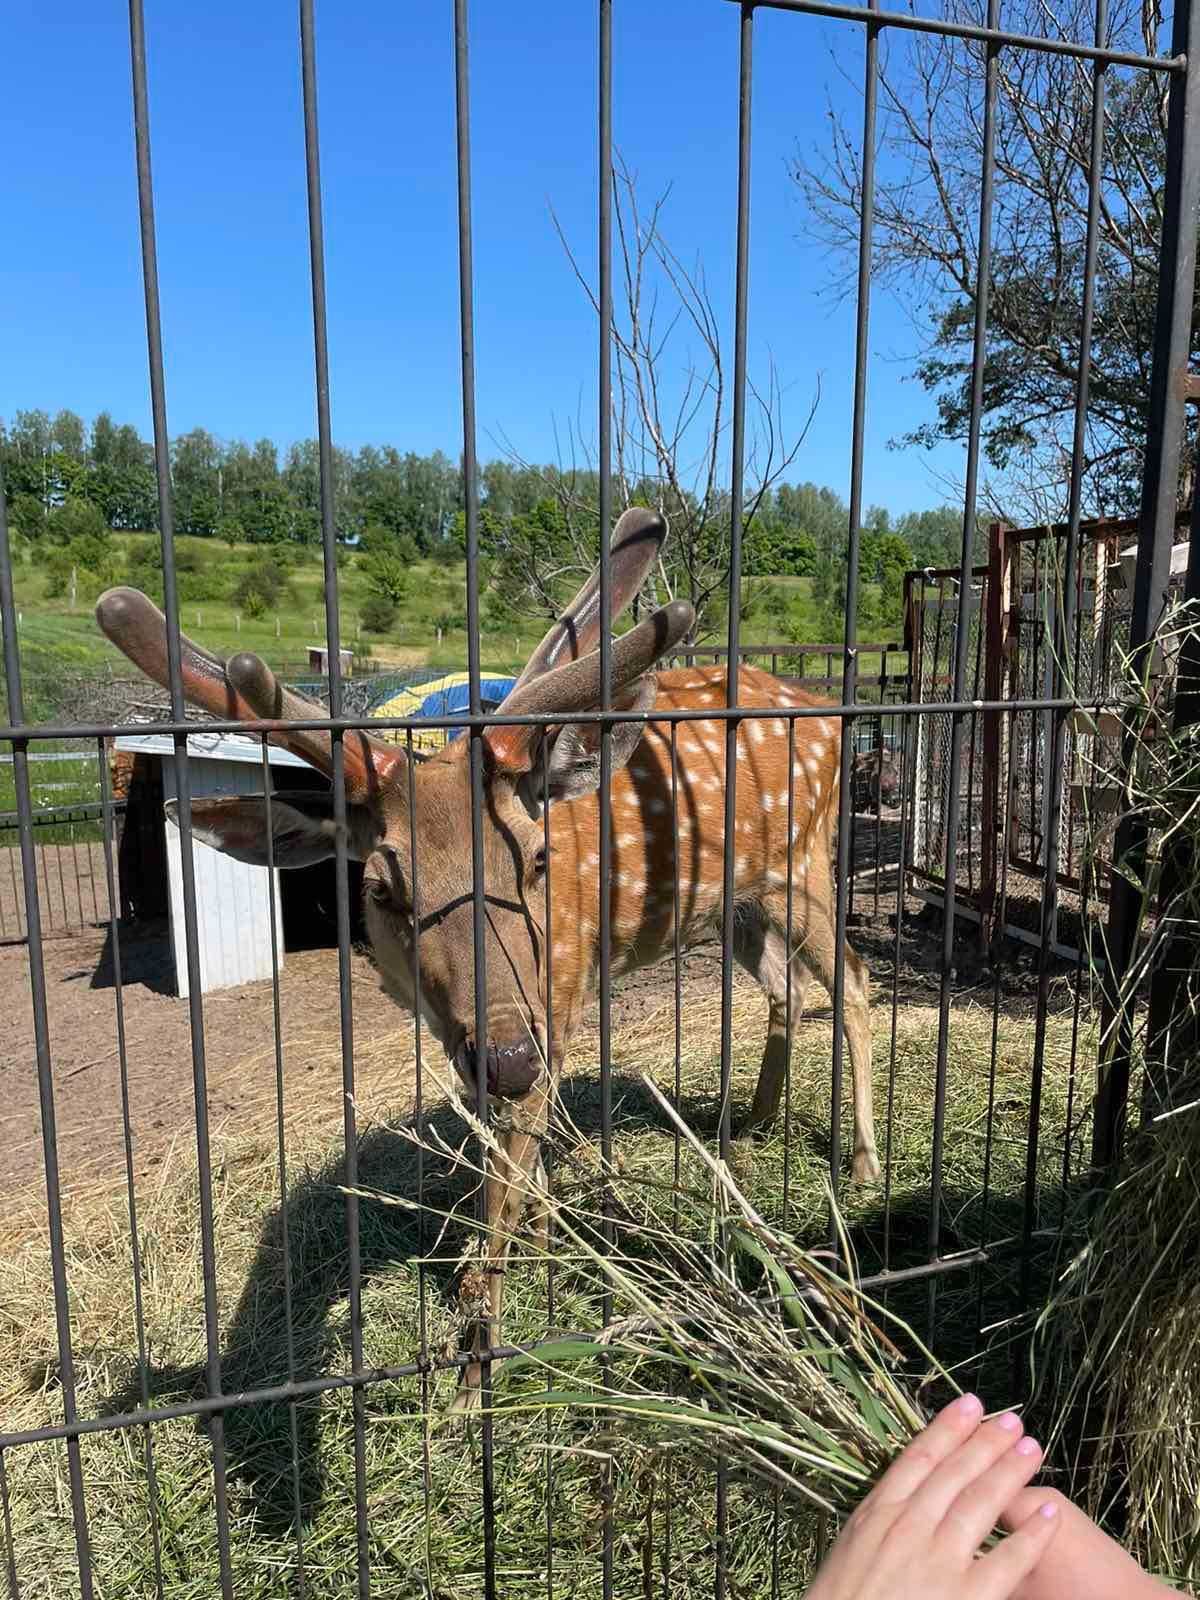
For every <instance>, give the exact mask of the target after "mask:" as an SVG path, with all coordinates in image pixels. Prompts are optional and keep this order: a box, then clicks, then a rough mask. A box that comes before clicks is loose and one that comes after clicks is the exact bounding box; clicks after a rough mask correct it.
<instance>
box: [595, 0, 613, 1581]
mask: <svg viewBox="0 0 1200 1600" xmlns="http://www.w3.org/2000/svg"><path fill="white" fill-rule="evenodd" d="M596 20H597V35H596V57H597V85H596V87H597V101H596V133H597V151H598V169H597V281H596V298H597V305H598V310H599V324H600V325H599V329H598V335H599V345H598V349H597V358H598V386H597V388H598V392H597V406H598V413H599V414H598V417H597V438H598V446H599V456H598V461H597V467H598V472H599V482H598V490H599V517H600V527H599V539H600V548H599V578H600V586H599V600H600V709H601V710H602V711H608V710H610V709H611V707H612V625H613V615H612V590H611V583H612V580H611V555H610V536H611V524H612V403H613V402H612V329H613V286H612V285H613V269H612V195H613V154H612V146H613V127H612V24H613V7H612V0H598V5H597V19H596ZM599 855H600V916H599V930H598V931H599V938H600V989H599V1005H600V1156H601V1161H602V1164H603V1167H604V1171H605V1173H606V1174H607V1173H608V1172H609V1170H610V1166H611V1162H612V1154H613V1150H612V897H611V881H612V728H611V726H610V725H609V724H608V723H604V724H602V725H601V728H600V850H599ZM602 1206H603V1238H604V1241H605V1244H606V1246H607V1247H608V1248H610V1249H611V1247H612V1244H613V1228H612V1220H611V1216H610V1208H611V1197H610V1195H609V1192H608V1188H607V1185H606V1186H605V1189H604V1192H603V1195H602ZM612 1310H613V1301H612V1295H611V1293H610V1292H609V1291H608V1290H607V1289H605V1291H604V1295H603V1297H602V1302H601V1316H602V1320H603V1322H604V1324H605V1326H607V1325H608V1323H609V1322H610V1321H611V1320H612ZM614 1491H615V1478H614V1475H613V1471H612V1467H611V1465H610V1464H607V1463H606V1464H605V1466H604V1467H603V1468H602V1473H601V1498H602V1501H603V1505H604V1524H603V1529H602V1537H603V1544H602V1550H601V1594H602V1600H610V1597H611V1595H612V1592H613V1539H614V1529H613V1496H614Z"/></svg>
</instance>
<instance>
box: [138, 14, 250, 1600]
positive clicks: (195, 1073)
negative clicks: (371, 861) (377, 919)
mask: <svg viewBox="0 0 1200 1600" xmlns="http://www.w3.org/2000/svg"><path fill="white" fill-rule="evenodd" d="M129 54H130V67H131V72H132V78H133V120H134V144H135V151H136V158H137V188H138V220H139V225H140V231H141V242H142V282H143V287H144V291H145V301H146V351H147V357H148V363H149V371H150V409H151V413H152V416H153V421H154V467H155V478H156V482H157V487H158V522H159V533H160V536H161V543H162V563H163V610H164V612H165V614H166V632H167V641H166V642H167V680H168V686H169V689H170V696H171V716H172V719H173V720H174V721H176V722H181V721H182V720H183V716H184V694H183V670H182V663H181V654H180V642H179V641H180V629H179V601H178V587H177V584H176V577H175V527H174V518H173V508H172V500H171V446H170V436H169V434H168V432H167V400H166V384H165V380H164V377H163V348H162V317H161V312H160V307H159V295H158V245H157V240H156V237H155V226H154V182H153V177H152V174H151V162H150V102H149V93H148V90H147V84H146V28H145V17H144V14H143V7H142V0H129ZM174 768H175V787H176V792H177V799H178V805H179V844H180V850H179V858H180V873H181V878H182V884H183V912H184V945H185V950H186V967H187V977H188V1022H189V1033H190V1043H191V1053H192V1097H193V1102H194V1112H195V1122H196V1167H197V1180H198V1187H199V1204H200V1259H201V1269H202V1273H203V1280H204V1345H205V1381H206V1385H207V1388H208V1392H209V1394H210V1395H218V1394H220V1392H221V1330H220V1321H219V1317H218V1310H217V1263H216V1241H215V1237H214V1217H213V1203H212V1152H211V1146H210V1141H209V1128H208V1069H207V1063H206V1058H205V1048H204V1002H203V997H202V994H201V974H200V945H199V938H198V934H197V926H196V871H195V863H194V859H193V854H192V845H193V841H192V788H191V773H190V771H189V767H188V758H187V735H186V734H185V733H178V734H176V735H175V755H174ZM209 1443H210V1446H211V1452H212V1464H213V1505H214V1512H215V1517H216V1525H217V1560H218V1564H219V1569H220V1583H221V1594H222V1596H223V1600H233V1575H232V1570H231V1563H230V1555H229V1504H228V1492H227V1484H226V1467H225V1419H224V1416H223V1415H222V1414H221V1413H220V1412H214V1413H213V1415H212V1418H211V1420H210V1425H209Z"/></svg>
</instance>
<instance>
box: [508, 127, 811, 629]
mask: <svg viewBox="0 0 1200 1600" xmlns="http://www.w3.org/2000/svg"><path fill="white" fill-rule="evenodd" d="M669 198H670V189H669V187H668V188H667V189H665V190H664V191H663V192H662V193H661V194H659V195H658V196H657V197H656V198H655V199H654V200H653V202H652V203H650V205H649V206H648V207H645V206H643V204H642V202H641V200H640V198H639V193H638V183H637V178H636V175H635V174H634V173H633V172H632V171H631V170H630V168H629V167H628V166H627V165H626V164H625V162H624V161H623V160H621V159H620V158H618V159H617V161H616V163H615V172H614V180H613V223H614V229H613V231H614V246H615V250H614V255H615V262H616V273H615V276H616V280H617V281H616V285H615V293H614V311H613V417H612V456H613V460H612V467H613V488H614V499H615V502H616V504H615V506H614V510H619V509H621V508H623V507H624V506H627V505H632V504H635V503H636V504H642V505H653V506H656V507H660V508H661V509H662V510H664V511H665V512H666V514H667V516H668V517H669V519H670V523H671V538H670V540H669V543H668V546H667V549H666V551H665V553H664V556H663V559H662V561H661V562H660V565H659V570H658V572H657V574H656V575H655V577H656V581H655V585H654V586H655V588H656V589H657V591H658V592H659V594H660V595H661V594H665V595H666V596H667V597H669V598H674V597H682V598H685V599H687V600H690V601H691V603H692V604H693V606H695V608H696V613H697V617H698V619H699V621H698V625H697V637H698V638H700V637H705V636H706V635H710V634H712V633H713V632H714V631H715V630H716V629H718V628H719V627H720V626H721V625H722V623H723V620H724V616H725V609H724V601H725V597H726V594H727V591H728V580H729V567H730V536H731V527H732V519H731V496H730V488H729V479H730V437H729V436H730V427H731V418H732V400H733V395H732V382H731V376H730V373H729V363H728V361H727V359H726V346H725V342H724V340H723V337H722V330H721V324H720V320H719V318H718V316H717V313H716V310H715V308H714V304H713V299H712V296H711V294H710V292H709V288H708V284H707V282H706V279H705V274H704V268H703V265H702V264H701V263H700V262H699V261H698V260H697V261H695V262H694V263H693V264H692V265H690V266H689V265H688V264H686V263H685V262H684V260H683V259H682V257H681V256H680V255H679V254H678V253H677V252H676V251H675V250H674V249H673V247H672V246H671V244H670V243H669V242H668V240H667V238H666V235H665V233H664V226H663V222H664V212H665V210H666V207H667V202H668V200H669ZM553 220H554V225H555V228H556V230H557V232H558V236H559V239H560V240H561V242H562V246H563V249H564V251H565V253H566V256H567V260H568V262H569V264H570V267H571V270H572V271H573V272H574V274H575V277H576V279H577V280H578V282H579V284H580V286H581V287H582V289H583V291H584V293H585V294H586V295H587V298H588V301H589V302H590V304H591V306H592V309H593V310H594V311H595V312H596V314H597V316H598V315H599V312H600V306H599V299H598V294H597V289H596V285H595V283H594V282H593V281H592V279H591V278H590V277H589V276H588V274H587V273H586V272H585V271H584V269H583V267H582V265H581V263H580V259H579V255H578V253H577V251H576V250H575V248H574V247H573V246H572V244H571V242H570V241H569V240H568V238H567V236H566V233H565V231H564V229H563V227H562V225H561V223H560V222H559V219H558V217H557V216H554V219H553ZM819 400H820V385H819V381H816V380H814V389H813V394H812V397H811V400H810V403H809V406H808V410H807V412H806V414H805V416H804V418H803V421H802V423H801V425H800V426H799V427H798V428H796V429H795V430H789V429H788V427H787V426H786V424H785V421H784V416H783V391H782V386H781V383H780V379H779V374H778V372H777V370H776V368H775V366H774V364H773V363H769V364H768V367H767V371H766V373H765V375H764V376H763V378H762V380H761V381H755V380H754V379H748V381H747V445H746V470H745V478H744V488H743V508H744V509H743V528H744V533H745V537H746V544H747V547H749V545H750V543H751V541H752V538H753V525H754V521H755V518H756V516H757V514H758V512H759V510H760V508H761V506H762V504H763V500H764V497H765V496H767V495H768V494H769V492H770V491H771V489H772V488H773V487H774V485H775V484H777V483H778V482H779V481H780V479H781V477H782V476H783V474H784V473H785V472H786V471H787V470H788V468H789V467H790V466H791V464H792V463H793V462H794V461H795V459H796V456H797V454H798V452H799V450H800V447H801V445H802V444H803V442H804V439H805V437H806V435H807V432H808V429H809V427H810V425H811V422H812V418H813V416H814V414H815V412H816V408H817V405H818V403H819ZM565 434H566V436H565V438H564V437H562V435H561V434H559V435H558V442H559V461H558V463H557V464H556V465H555V466H554V467H553V468H551V469H548V470H546V471H544V472H543V479H544V483H545V488H546V492H547V496H548V498H549V499H551V500H552V501H553V502H554V504H555V505H556V507H557V509H558V513H559V516H558V520H557V523H556V524H555V525H554V526H548V527H546V528H545V529H544V530H543V533H544V537H539V536H538V530H537V529H536V528H534V529H532V530H525V531H524V532H523V534H522V536H521V537H519V538H517V539H514V540H512V541H511V542H510V544H509V545H507V546H506V547H505V549H504V555H503V564H504V566H505V568H506V570H507V572H508V573H509V574H510V575H511V574H513V573H516V574H518V575H519V576H518V579H517V582H518V584H519V586H520V588H521V590H522V592H523V593H524V594H525V595H526V596H527V597H528V601H529V603H530V606H531V608H532V609H534V610H537V611H539V612H546V613H548V614H551V615H552V614H553V613H554V610H555V607H556V605H557V604H558V603H559V601H560V599H561V594H562V591H563V589H564V588H566V587H568V586H569V584H570V583H571V582H576V581H578V579H579V578H580V576H581V575H583V574H586V573H587V572H589V571H590V570H591V568H592V566H593V565H594V563H595V551H596V538H597V526H598V524H597V474H596V470H595V454H594V450H593V448H592V445H591V443H590V439H589V435H588V432H587V429H586V428H585V427H584V426H583V425H582V424H581V422H580V421H579V420H578V419H575V420H573V421H572V422H571V423H570V425H569V426H568V427H567V428H566V430H565ZM509 450H510V454H511V455H512V456H513V458H514V460H518V461H519V460H520V458H519V457H517V456H516V453H515V452H513V451H512V450H511V447H509ZM520 464H521V465H522V466H527V465H528V463H525V462H523V461H522V462H520ZM748 597H749V586H748V585H743V592H742V597H741V602H742V605H743V608H744V607H745V605H746V603H747V600H748Z"/></svg>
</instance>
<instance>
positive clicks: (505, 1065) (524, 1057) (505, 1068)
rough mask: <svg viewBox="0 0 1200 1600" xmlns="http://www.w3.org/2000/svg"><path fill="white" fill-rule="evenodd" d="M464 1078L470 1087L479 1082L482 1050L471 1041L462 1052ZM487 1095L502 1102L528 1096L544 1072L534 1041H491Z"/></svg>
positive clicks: (487, 1055)
mask: <svg viewBox="0 0 1200 1600" xmlns="http://www.w3.org/2000/svg"><path fill="white" fill-rule="evenodd" d="M461 1060H462V1066H461V1068H460V1070H461V1072H462V1074H463V1077H464V1078H465V1079H466V1081H467V1082H468V1083H469V1084H472V1085H474V1084H477V1083H478V1082H479V1050H478V1047H477V1046H476V1044H475V1041H474V1040H473V1039H468V1040H467V1041H466V1043H465V1044H464V1045H463V1047H462V1051H461ZM485 1068H486V1072H487V1092H488V1093H489V1094H494V1095H499V1097H500V1098H501V1099H502V1100H517V1099H520V1097H521V1096H522V1095H523V1094H528V1092H529V1090H530V1089H532V1088H533V1086H534V1084H535V1083H536V1082H537V1079H538V1075H539V1073H540V1072H541V1070H542V1058H541V1055H540V1054H539V1052H538V1048H537V1045H536V1044H534V1042H533V1040H532V1039H522V1040H520V1041H519V1042H518V1043H517V1044H497V1043H496V1042H495V1040H489V1041H488V1046H487V1052H486V1056H485Z"/></svg>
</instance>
